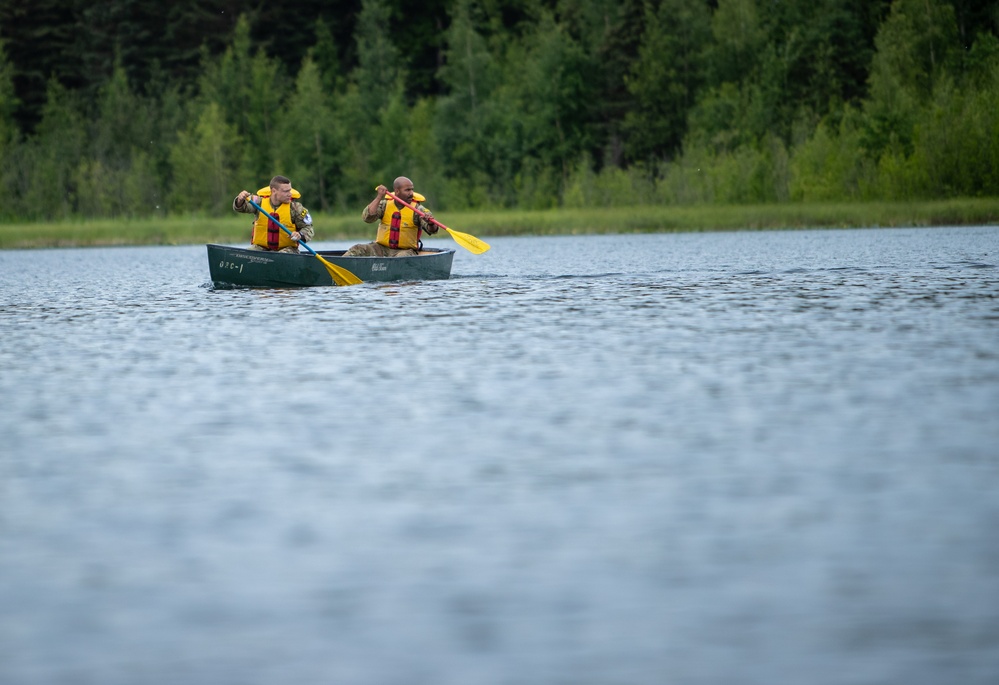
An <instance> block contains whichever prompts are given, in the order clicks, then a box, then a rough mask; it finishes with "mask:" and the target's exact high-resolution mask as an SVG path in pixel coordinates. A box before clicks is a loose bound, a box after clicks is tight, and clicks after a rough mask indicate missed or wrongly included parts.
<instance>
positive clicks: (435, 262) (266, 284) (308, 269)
mask: <svg viewBox="0 0 999 685" xmlns="http://www.w3.org/2000/svg"><path fill="white" fill-rule="evenodd" d="M316 252H317V254H320V255H322V257H323V259H325V260H326V261H328V262H330V263H331V264H335V265H336V266H340V267H343V268H344V269H347V270H348V271H350V272H351V273H352V274H354V275H355V276H357V277H358V278H360V279H361V280H362V281H376V282H386V281H423V280H438V279H445V278H450V277H451V261H452V260H453V259H454V250H446V249H437V248H424V249H423V250H421V251H420V254H419V255H416V256H412V257H344V256H343V253H344V250H328V251H324V250H317V251H316ZM208 270H209V272H210V273H211V277H212V283H213V284H214V285H215V287H216V288H304V287H309V286H318V285H333V278H332V277H331V276H330V272H329V271H327V270H326V267H325V266H324V265H323V263H322V262H321V261H320V260H318V259H316V258H315V257H314V256H312V255H311V254H309V253H308V252H302V253H299V254H294V253H292V252H265V251H263V250H247V249H246V248H242V247H229V246H226V245H208Z"/></svg>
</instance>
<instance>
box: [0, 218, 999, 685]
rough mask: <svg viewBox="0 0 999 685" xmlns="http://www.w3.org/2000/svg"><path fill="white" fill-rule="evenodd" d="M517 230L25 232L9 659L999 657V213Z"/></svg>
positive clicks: (989, 660)
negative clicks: (244, 268)
mask: <svg viewBox="0 0 999 685" xmlns="http://www.w3.org/2000/svg"><path fill="white" fill-rule="evenodd" d="M483 237H485V238H487V239H489V238H488V236H483ZM489 242H491V243H492V245H493V249H492V250H491V251H490V252H488V253H486V254H484V255H481V256H475V255H471V254H469V253H467V252H464V251H462V250H460V248H459V251H458V254H457V255H456V256H455V262H454V272H453V278H452V279H451V280H449V281H438V282H423V283H396V284H364V285H361V286H356V287H352V288H323V289H308V290H266V291H263V290H225V291H215V290H213V289H212V288H211V287H210V286H209V285H208V283H207V281H208V266H207V258H206V255H205V250H204V247H203V246H198V247H154V248H117V249H87V250H44V251H6V252H0V398H2V399H0V402H2V408H3V411H2V412H0V683H4V684H7V683H11V684H17V685H22V684H24V685H33V684H45V685H49V684H53V683H73V684H90V683H93V684H100V685H118V684H121V685H142V684H145V683H150V684H156V685H159V684H161V683H162V684H166V683H170V684H171V685H172V684H175V683H193V684H195V685H202V684H204V685H209V684H210V685H227V684H230V683H231V684H233V685H236V684H241V685H272V684H273V685H278V684H280V685H287V684H289V683H295V684H296V685H311V684H329V683H346V684H351V685H353V684H357V685H369V684H370V685H382V684H387V685H394V684H399V685H419V684H427V685H478V684H482V685H531V684H534V683H537V684H548V683H558V684H563V683H564V684H569V685H585V684H593V685H618V684H635V685H646V684H648V685H658V684H662V683H671V684H680V685H685V684H688V683H691V684H702V683H703V684H715V683H719V684H721V683H725V684H728V683H738V684H741V683H752V684H757V683H758V684H760V685H772V684H774V683H793V684H796V685H797V684H800V683H808V684H809V685H825V684H828V685H843V684H857V685H869V684H881V683H884V684H886V685H887V684H896V683H906V684H909V685H912V684H915V685H919V684H926V685H939V684H940V683H962V684H963V685H978V684H982V685H985V684H988V685H993V684H994V683H997V682H999V267H997V265H999V228H996V227H979V228H935V229H906V230H895V229H879V230H861V231H801V232H751V233H717V234H676V235H648V236H588V237H551V238H540V237H534V238H493V239H489ZM434 244H441V245H443V244H446V243H445V242H444V241H437V242H435V243H434ZM322 247H326V248H336V247H344V245H337V244H332V243H330V244H328V245H323V246H322Z"/></svg>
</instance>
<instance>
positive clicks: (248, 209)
mask: <svg viewBox="0 0 999 685" xmlns="http://www.w3.org/2000/svg"><path fill="white" fill-rule="evenodd" d="M236 197H239V196H238V195H237V196H236ZM232 211H234V212H238V213H240V214H256V213H257V210H255V209H254V208H253V205H251V204H250V203H249V202H244V203H243V206H242V207H240V206H239V205H237V204H236V198H235V197H234V198H232Z"/></svg>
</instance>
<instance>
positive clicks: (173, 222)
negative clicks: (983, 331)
mask: <svg viewBox="0 0 999 685" xmlns="http://www.w3.org/2000/svg"><path fill="white" fill-rule="evenodd" d="M435 216H437V218H438V219H439V220H440V221H441V222H442V223H444V224H445V225H447V226H449V227H453V228H454V229H455V230H458V231H463V232H466V233H470V234H473V235H476V236H481V237H489V236H494V237H495V236H531V235H538V236H540V235H590V234H628V233H673V232H677V233H679V232H683V233H690V232H707V231H761V230H802V229H822V228H830V229H832V228H872V229H875V228H901V227H931V226H973V225H985V226H988V225H999V198H967V199H955V200H936V201H927V202H852V203H807V204H806V203H783V204H770V205H703V206H656V205H642V206H636V207H586V208H580V207H574V208H560V209H546V210H493V211H473V210H460V211H446V210H445V211H441V212H435ZM313 217H314V222H315V226H316V241H317V242H318V241H330V240H355V241H358V242H363V241H368V240H372V239H373V237H374V232H375V231H374V227H373V226H372V225H369V224H364V223H363V222H361V220H360V212H356V213H351V214H335V215H334V214H314V215H313ZM249 235H250V230H249V221H248V219H247V217H245V216H238V215H225V216H220V217H204V216H197V217H181V216H167V217H154V218H142V219H125V218H121V219H102V220H101V219H96V220H78V221H74V220H65V221H58V222H46V223H30V224H0V249H43V248H66V247H108V246H138V245H197V244H206V243H223V244H233V243H240V242H242V241H244V240H248V239H249Z"/></svg>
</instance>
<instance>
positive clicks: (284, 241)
mask: <svg viewBox="0 0 999 685" xmlns="http://www.w3.org/2000/svg"><path fill="white" fill-rule="evenodd" d="M296 194H297V195H298V197H301V196H302V195H301V193H297V191H294V190H293V191H292V193H291V196H292V197H295V196H296ZM257 195H259V196H260V206H261V207H262V208H263V209H265V210H266V211H267V214H269V215H270V216H273V217H274V218H276V219H277V220H278V221H280V222H281V224H282V225H283V226H284V227H285V228H287V229H288V230H289V231H292V232H294V231H295V225H294V224H293V223H292V222H291V203H290V202H286V203H285V204H283V205H281V206H280V207H278V208H277V209H274V207H272V206H271V189H270V188H261V189H260V190H258V191H257ZM252 242H253V244H254V245H258V246H260V247H263V248H265V249H268V250H283V249H284V248H286V247H292V246H296V247H297V245H298V243H296V242H295V241H294V240H292V239H291V236H289V235H288V234H287V233H285V232H284V231H282V230H281V229H280V228H278V227H277V226H275V225H274V222H272V221H271V220H270V219H269V218H267V216H265V215H264V214H261V213H260V212H257V220H256V221H255V222H254V223H253V240H252Z"/></svg>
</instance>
